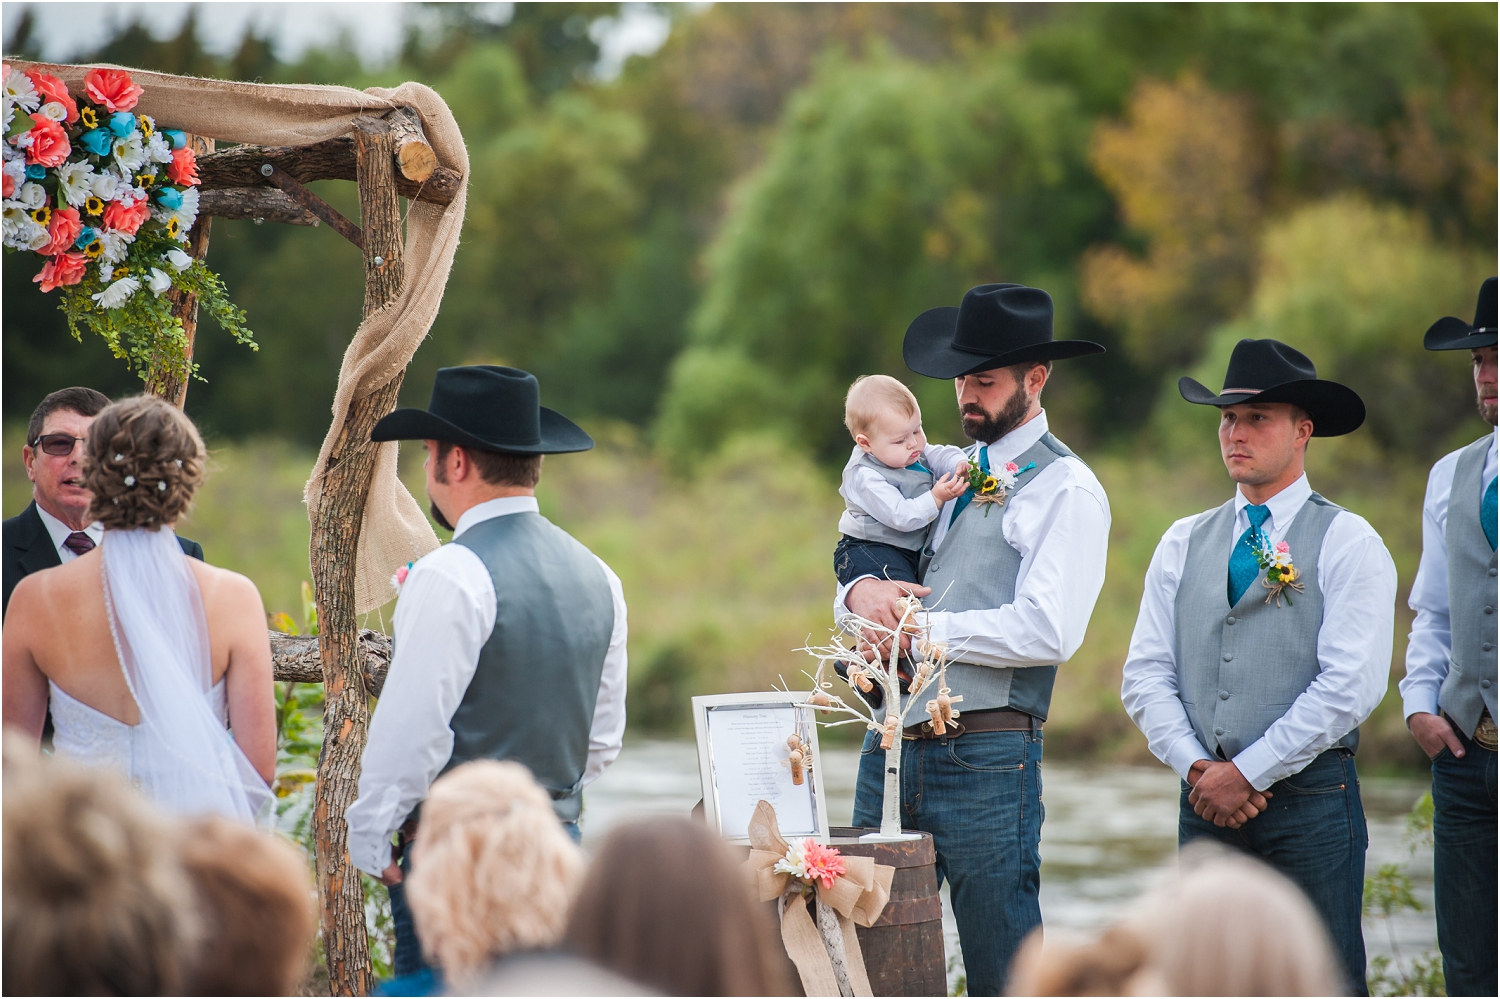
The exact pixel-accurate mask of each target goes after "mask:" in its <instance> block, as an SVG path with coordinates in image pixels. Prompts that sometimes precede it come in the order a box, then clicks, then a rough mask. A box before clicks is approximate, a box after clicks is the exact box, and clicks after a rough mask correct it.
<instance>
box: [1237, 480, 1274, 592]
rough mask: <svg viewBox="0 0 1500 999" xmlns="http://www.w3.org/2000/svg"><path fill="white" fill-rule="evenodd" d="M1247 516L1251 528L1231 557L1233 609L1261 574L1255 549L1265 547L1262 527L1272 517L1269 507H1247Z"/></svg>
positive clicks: (1247, 530) (1238, 542)
mask: <svg viewBox="0 0 1500 999" xmlns="http://www.w3.org/2000/svg"><path fill="white" fill-rule="evenodd" d="M1245 516H1246V517H1249V518H1250V526H1249V527H1247V528H1246V529H1245V533H1244V534H1241V535H1240V540H1239V541H1237V542H1235V545H1234V551H1233V552H1231V553H1230V555H1229V606H1231V607H1233V606H1234V605H1235V604H1237V603H1239V602H1240V597H1243V596H1244V595H1245V591H1246V590H1248V589H1249V588H1250V584H1251V583H1253V582H1255V577H1256V576H1258V575H1259V574H1260V560H1259V559H1257V558H1256V557H1255V549H1256V548H1258V547H1264V542H1263V541H1261V543H1260V544H1257V543H1256V542H1257V541H1258V540H1260V536H1261V534H1260V527H1261V525H1262V524H1264V523H1265V522H1266V518H1267V517H1269V516H1271V508H1270V507H1268V506H1254V505H1251V506H1247V507H1245Z"/></svg>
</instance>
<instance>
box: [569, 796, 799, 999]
mask: <svg viewBox="0 0 1500 999" xmlns="http://www.w3.org/2000/svg"><path fill="white" fill-rule="evenodd" d="M568 944H569V946H571V947H572V948H573V950H574V951H576V952H577V953H578V954H580V955H582V956H583V957H586V958H589V959H590V960H592V961H594V962H595V963H596V964H598V965H600V966H601V967H604V968H607V969H609V970H610V971H613V972H615V973H616V974H620V975H624V976H625V977H626V978H630V979H633V980H635V981H637V982H640V983H641V984H642V985H645V986H647V987H648V988H653V989H658V990H660V991H661V992H663V993H665V994H667V995H674V996H774V995H786V994H787V993H788V991H789V990H790V985H789V983H788V981H787V977H786V972H785V968H786V964H787V960H786V957H785V955H783V954H782V953H781V952H780V947H779V942H778V941H777V940H776V939H775V934H774V930H773V929H772V927H771V925H770V914H769V912H768V911H767V910H766V909H765V907H763V906H759V905H756V904H755V903H754V902H753V901H752V900H751V897H750V892H749V891H748V889H747V888H746V887H745V882H744V878H743V876H742V874H741V872H740V869H739V864H738V863H737V862H736V860H735V858H734V857H733V856H732V855H731V853H730V850H729V848H728V847H727V846H726V845H725V843H724V842H723V840H722V839H720V838H719V837H718V836H716V835H714V834H713V833H712V832H710V831H709V830H708V829H707V828H706V827H705V826H704V825H703V824H702V823H698V822H692V821H690V820H688V819H673V818H668V819H653V820H650V821H643V822H635V823H631V824H629V825H624V826H620V827H619V828H617V829H615V830H614V831H613V832H611V833H610V834H609V836H607V837H606V838H605V840H604V843H603V844H602V845H601V846H600V847H599V850H598V852H597V853H596V854H595V856H594V860H593V863H592V864H591V865H590V868H589V874H588V877H587V879H586V880H585V881H584V885H583V889H582V891H580V892H579V896H578V902H577V904H576V905H575V907H574V910H573V918H572V920H571V921H570V923H569V925H568Z"/></svg>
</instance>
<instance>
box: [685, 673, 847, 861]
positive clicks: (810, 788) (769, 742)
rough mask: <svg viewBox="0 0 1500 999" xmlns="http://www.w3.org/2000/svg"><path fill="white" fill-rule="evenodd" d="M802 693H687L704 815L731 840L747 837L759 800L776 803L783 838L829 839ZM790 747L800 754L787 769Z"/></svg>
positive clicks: (814, 734)
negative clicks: (701, 785) (798, 770)
mask: <svg viewBox="0 0 1500 999" xmlns="http://www.w3.org/2000/svg"><path fill="white" fill-rule="evenodd" d="M807 696H808V695H807V693H806V692H791V693H788V692H784V691H779V690H771V691H765V692H761V693H753V694H712V695H708V696H704V697H695V698H693V728H694V730H695V731H696V732H697V735H698V774H699V777H700V778H701V780H702V781H703V815H704V818H705V819H706V820H707V821H708V824H709V825H710V826H712V827H713V828H714V829H717V830H718V831H719V832H720V834H722V835H723V836H724V837H725V838H727V839H728V840H730V841H731V842H734V843H749V842H750V838H749V827H750V816H751V815H753V814H754V813H755V806H756V803H757V802H760V801H767V802H770V804H771V807H773V808H775V809H776V819H777V821H778V823H779V824H780V826H781V834H782V835H783V836H785V837H786V838H787V839H789V840H790V839H802V838H805V837H808V836H811V837H812V838H813V839H815V840H817V841H818V842H819V843H827V842H828V805H827V803H826V801H825V800H824V796H823V771H822V768H821V767H820V766H819V760H818V727H817V725H816V724H814V723H813V717H812V712H813V709H812V708H811V707H809V706H808V705H807V704H806V703H805V699H806V698H807ZM794 749H795V750H797V751H799V752H800V753H801V759H802V763H801V767H800V773H794V772H793V771H794V769H795V768H796V767H797V760H796V757H794V756H793V752H794ZM799 777H800V780H799V779H798V778H799Z"/></svg>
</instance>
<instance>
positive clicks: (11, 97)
mask: <svg viewBox="0 0 1500 999" xmlns="http://www.w3.org/2000/svg"><path fill="white" fill-rule="evenodd" d="M5 99H6V100H8V101H10V102H11V103H13V104H15V105H16V106H17V107H19V108H20V109H21V110H22V111H28V112H29V111H35V110H36V108H37V105H38V104H40V103H41V102H42V98H41V95H40V94H38V93H37V92H36V86H35V85H34V84H33V83H32V82H31V77H29V76H27V75H26V74H25V73H23V72H21V71H20V70H19V69H13V70H11V71H10V72H9V73H7V74H6V76H5Z"/></svg>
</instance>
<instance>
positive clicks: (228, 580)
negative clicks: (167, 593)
mask: <svg viewBox="0 0 1500 999" xmlns="http://www.w3.org/2000/svg"><path fill="white" fill-rule="evenodd" d="M183 558H185V559H187V562H188V565H189V566H191V567H192V570H193V575H194V577H196V578H197V580H198V588H199V589H200V590H201V591H202V592H203V603H204V608H205V610H208V611H209V612H210V613H212V611H213V609H214V608H215V607H222V608H230V607H233V608H244V609H245V611H247V612H249V611H254V612H255V613H256V614H258V615H260V614H262V611H261V601H260V590H258V589H256V587H255V584H254V583H253V582H251V580H250V577H249V576H245V575H241V574H240V573H238V572H234V571H233V570H231V569H223V568H220V567H219V566H216V565H209V564H208V563H207V562H204V561H202V560H201V559H196V558H191V557H189V556H187V555H184V556H183Z"/></svg>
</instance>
